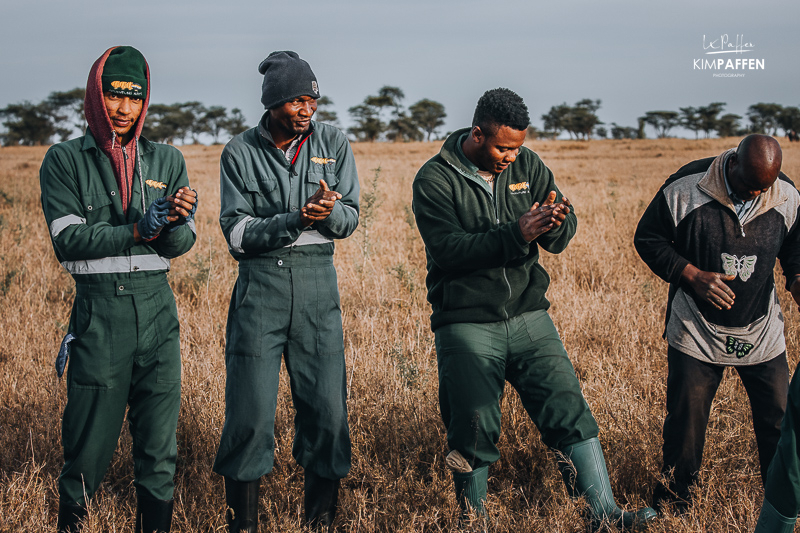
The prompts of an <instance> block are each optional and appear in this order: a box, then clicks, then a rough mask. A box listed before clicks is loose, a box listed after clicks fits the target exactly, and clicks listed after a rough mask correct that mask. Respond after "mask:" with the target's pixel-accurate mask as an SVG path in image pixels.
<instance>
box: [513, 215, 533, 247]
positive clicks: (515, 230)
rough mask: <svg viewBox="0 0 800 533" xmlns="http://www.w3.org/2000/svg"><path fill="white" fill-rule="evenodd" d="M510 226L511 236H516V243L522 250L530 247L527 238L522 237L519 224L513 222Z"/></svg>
mask: <svg viewBox="0 0 800 533" xmlns="http://www.w3.org/2000/svg"><path fill="white" fill-rule="evenodd" d="M510 225H511V234H512V235H513V236H514V242H516V243H517V245H518V246H519V247H520V248H524V247H526V246H528V245H529V244H530V242H529V241H526V240H525V237H523V236H522V230H521V229H520V228H519V222H518V221H516V220H515V221H514V222H511V223H510ZM531 242H532V241H531Z"/></svg>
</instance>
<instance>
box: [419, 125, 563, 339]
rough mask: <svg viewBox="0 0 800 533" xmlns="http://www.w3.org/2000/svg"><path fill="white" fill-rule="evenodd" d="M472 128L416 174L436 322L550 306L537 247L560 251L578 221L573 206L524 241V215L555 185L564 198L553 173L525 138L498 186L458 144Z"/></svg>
mask: <svg viewBox="0 0 800 533" xmlns="http://www.w3.org/2000/svg"><path fill="white" fill-rule="evenodd" d="M469 131H470V130H469V129H462V130H459V131H456V132H455V133H453V134H452V135H450V136H449V137H448V138H447V140H446V141H445V143H444V145H443V146H442V149H441V151H440V152H439V154H438V155H436V156H434V157H433V158H432V159H430V160H429V161H428V162H427V163H425V164H424V165H423V166H422V168H421V169H420V170H419V172H417V176H416V177H415V178H414V185H413V187H414V202H413V208H414V216H415V217H416V220H417V227H418V228H419V232H420V234H421V235H422V240H423V241H424V243H425V253H426V255H427V260H428V264H427V268H428V276H427V278H426V280H425V281H426V285H427V287H428V301H429V302H430V303H431V307H432V308H433V313H432V314H431V329H433V330H436V328H438V327H439V326H442V325H444V324H452V323H459V322H498V321H501V320H507V319H509V318H512V317H515V316H518V315H521V314H523V313H526V312H528V311H535V310H538V309H545V310H546V309H548V308H549V307H550V302H548V301H547V298H545V292H546V291H547V287H548V285H549V284H550V277H549V276H548V275H547V272H545V270H544V268H543V267H542V266H541V265H540V264H539V247H542V248H543V249H544V250H547V251H548V252H550V253H559V252H561V251H562V250H564V248H566V246H567V244H568V243H569V241H570V239H571V238H572V236H573V235H575V229H576V227H577V224H578V221H577V219H576V218H575V212H574V209H572V210H571V211H570V213H569V214H568V215H567V217H566V220H564V222H563V223H562V224H561V225H560V226H559V227H556V228H554V229H552V230H550V231H548V232H546V233H544V234H543V235H541V236H539V237H538V238H537V239H536V240H535V241H533V242H531V243H528V242H526V241H525V239H524V238H523V237H522V232H521V230H520V228H519V223H518V220H519V218H520V217H521V216H522V215H523V214H524V213H525V212H526V211H528V210H529V209H530V208H531V206H532V205H533V204H534V202H539V203H540V204H541V203H542V202H544V201H545V200H546V199H547V195H548V194H549V193H550V191H556V202H560V201H561V200H562V198H563V196H562V194H561V191H559V190H558V187H556V184H555V181H554V179H553V173H552V172H551V171H550V169H549V168H547V167H546V166H545V164H544V163H543V162H542V160H541V159H540V158H539V156H538V155H536V154H535V153H534V152H533V151H531V150H529V149H528V148H525V147H524V146H523V147H521V148H520V151H519V154H518V155H517V159H516V160H515V161H514V162H513V163H511V164H510V165H509V166H508V168H506V170H504V171H503V172H502V173H501V174H499V175H498V176H497V177H496V179H495V190H494V193H493V192H492V188H491V186H490V185H489V184H487V183H486V182H485V181H484V180H483V179H482V178H481V177H480V176H478V175H477V173H476V168H475V166H474V165H472V164H471V163H470V162H469V161H468V160H467V159H466V157H465V156H464V154H463V152H462V151H461V148H460V146H458V143H459V141H460V140H461V139H462V137H463V136H464V134H465V133H467V132H469Z"/></svg>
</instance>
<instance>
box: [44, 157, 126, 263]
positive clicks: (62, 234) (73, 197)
mask: <svg viewBox="0 0 800 533" xmlns="http://www.w3.org/2000/svg"><path fill="white" fill-rule="evenodd" d="M77 173H78V169H77V167H76V165H75V162H74V160H73V158H72V157H71V156H70V154H69V153H68V152H67V151H66V150H63V149H61V148H59V147H58V145H56V146H53V147H51V148H50V149H49V150H48V151H47V154H46V155H45V157H44V161H43V162H42V167H41V169H40V170H39V182H40V186H41V190H42V209H43V211H44V217H45V220H46V221H47V226H48V229H49V231H50V237H51V239H52V241H53V248H54V249H55V251H56V255H57V256H58V259H59V261H81V260H87V259H100V258H103V257H113V256H116V255H119V254H120V253H122V252H124V251H125V250H127V249H129V248H132V247H134V246H136V241H135V240H134V238H133V224H126V225H124V226H112V225H111V224H109V223H108V222H105V221H99V222H96V223H91V224H90V223H89V222H88V221H87V215H86V213H85V211H84V206H83V204H82V201H81V195H80V191H79V185H78V176H77Z"/></svg>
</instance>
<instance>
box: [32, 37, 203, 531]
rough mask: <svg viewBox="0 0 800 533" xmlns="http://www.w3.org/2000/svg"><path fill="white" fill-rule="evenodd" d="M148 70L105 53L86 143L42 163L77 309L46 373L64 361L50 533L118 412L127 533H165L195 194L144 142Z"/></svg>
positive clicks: (101, 464) (107, 439)
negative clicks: (182, 294) (184, 260)
mask: <svg viewBox="0 0 800 533" xmlns="http://www.w3.org/2000/svg"><path fill="white" fill-rule="evenodd" d="M149 89H150V75H149V69H148V65H147V62H146V61H145V59H144V57H143V56H142V54H141V53H140V52H139V51H138V50H136V49H135V48H131V47H129V46H119V47H113V48H110V49H108V50H107V51H106V52H105V53H104V54H103V55H102V56H101V57H100V58H99V59H98V60H97V61H96V62H95V64H94V66H93V67H92V69H91V72H90V74H89V80H88V83H87V86H86V101H85V112H86V120H87V122H88V126H89V127H88V130H87V132H86V135H84V136H82V137H79V138H77V139H72V140H70V141H67V142H63V143H60V144H56V145H54V146H53V147H51V148H50V150H48V152H47V155H45V158H44V161H43V162H42V168H41V171H40V180H41V189H42V208H43V210H44V216H45V219H46V221H47V225H48V229H49V231H50V237H51V239H52V242H53V248H54V250H55V253H56V257H57V258H58V260H59V262H61V264H62V265H63V267H64V268H65V269H66V270H67V271H68V272H69V273H70V274H72V277H73V278H74V279H75V288H76V291H75V292H76V294H75V301H74V303H73V307H72V315H71V317H70V321H69V328H68V334H67V336H66V337H65V338H64V341H63V342H62V347H61V350H60V351H59V357H58V359H57V360H56V369H57V371H58V373H59V375H61V373H62V372H63V370H64V365H65V364H66V358H67V357H69V370H68V371H67V405H66V407H65V408H64V417H63V420H62V442H63V445H64V468H63V469H62V471H61V475H60V477H59V480H58V492H59V510H58V531H59V532H64V533H66V532H75V531H78V530H79V529H80V520H81V519H82V518H83V517H84V516H85V515H86V509H87V505H88V500H89V499H91V497H92V495H94V493H95V491H96V490H97V488H98V486H99V485H100V482H101V481H102V479H103V475H104V474H105V471H106V469H107V468H108V464H109V462H110V460H111V457H112V454H113V452H114V449H115V447H116V445H117V439H118V438H119V433H120V430H121V427H122V423H123V421H124V419H125V409H126V407H128V408H129V410H128V423H129V425H130V432H131V436H132V437H133V459H134V481H133V484H134V486H135V487H136V493H137V498H138V509H137V513H136V522H137V523H136V531H137V532H139V531H145V532H147V533H150V532H152V531H169V529H170V524H171V519H172V504H173V500H172V494H173V488H174V484H173V476H174V473H175V460H176V456H177V444H176V439H175V431H176V428H177V423H178V409H179V407H180V382H181V359H180V335H179V328H178V315H177V310H176V308H175V299H174V297H173V295H172V290H171V289H170V287H169V284H168V283H167V277H166V273H167V271H168V270H169V263H170V259H171V258H174V257H177V256H179V255H181V254H184V253H186V252H187V251H188V250H189V249H190V248H191V247H192V245H193V244H194V241H195V229H194V221H193V216H194V213H195V209H196V206H197V198H196V193H195V192H194V191H193V190H191V189H190V188H189V181H188V178H187V176H186V165H185V163H184V160H183V156H182V155H181V154H180V152H179V151H178V150H176V149H175V148H173V147H171V146H166V145H162V144H155V143H151V142H149V141H148V140H146V139H144V138H143V137H141V131H142V126H143V123H144V118H145V114H146V112H147V104H148V100H149V94H150V92H149Z"/></svg>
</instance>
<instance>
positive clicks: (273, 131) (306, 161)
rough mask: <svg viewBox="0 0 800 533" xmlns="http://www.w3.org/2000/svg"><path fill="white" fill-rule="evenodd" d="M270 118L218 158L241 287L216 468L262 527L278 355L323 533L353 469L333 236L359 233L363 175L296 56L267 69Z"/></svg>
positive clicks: (223, 217) (242, 522) (314, 518)
mask: <svg viewBox="0 0 800 533" xmlns="http://www.w3.org/2000/svg"><path fill="white" fill-rule="evenodd" d="M259 72H260V73H261V74H263V75H264V81H263V84H262V97H261V102H262V103H263V104H264V107H265V108H266V112H265V113H264V115H263V116H262V118H261V120H260V121H259V123H258V126H256V127H255V128H252V129H250V130H248V131H246V132H244V133H242V134H241V135H239V136H237V137H235V138H234V139H233V140H231V141H230V142H229V143H228V145H227V146H226V147H225V149H224V151H223V152H222V159H221V161H220V196H221V210H220V217H219V220H220V225H221V226H222V232H223V234H224V235H225V238H226V239H227V241H228V247H229V250H230V253H231V255H233V257H234V259H236V260H237V261H238V262H239V277H238V279H237V280H236V285H235V287H234V289H233V294H232V296H231V303H230V309H229V311H228V324H227V332H226V346H225V365H226V369H227V383H226V387H225V426H224V427H223V430H222V438H221V441H220V445H219V451H218V452H217V458H216V461H215V462H214V471H215V472H217V473H218V474H221V475H222V476H224V478H225V494H226V500H227V504H228V507H229V509H228V525H229V528H230V531H231V532H239V531H243V532H255V531H257V529H258V498H259V496H258V490H259V481H260V479H261V476H263V475H265V474H267V473H269V472H270V471H271V470H272V466H273V461H274V452H275V439H274V426H275V409H276V406H277V395H278V377H279V372H280V368H281V356H283V360H284V362H285V363H286V369H287V371H288V373H289V380H290V385H291V391H292V399H293V402H294V407H295V410H296V415H295V438H294V446H293V448H292V454H293V455H294V458H295V459H296V460H297V462H298V463H299V464H300V465H301V466H302V467H303V469H304V470H305V518H306V521H307V522H308V523H309V525H310V526H311V527H313V528H314V529H318V530H326V529H329V528H330V527H331V524H332V522H333V519H334V515H335V513H336V502H337V497H338V491H339V480H340V479H341V478H342V477H344V476H345V475H347V473H348V471H349V470H350V433H349V429H348V425H347V405H346V396H347V391H346V384H345V363H344V341H343V334H342V318H341V310H340V304H339V291H338V287H337V283H336V270H335V269H334V266H333V251H334V244H333V242H334V239H342V238H345V237H347V236H348V235H350V234H351V233H353V231H355V229H356V226H357V225H358V191H359V186H358V176H357V174H356V166H355V161H354V159H353V153H352V151H351V149H350V144H349V143H348V142H347V139H346V137H345V136H344V135H343V134H342V132H340V131H339V130H338V129H337V128H334V127H333V126H329V125H327V124H321V123H317V122H314V121H312V120H311V117H312V116H313V115H314V112H315V111H316V109H317V103H316V102H317V99H318V98H319V97H320V94H319V89H318V87H317V79H316V77H315V76H314V73H313V72H312V71H311V68H310V67H309V65H308V63H306V62H305V61H303V60H302V59H300V57H299V56H298V55H297V54H296V53H295V52H273V53H272V54H270V55H269V57H267V58H266V59H265V60H264V61H263V62H262V63H261V64H260V65H259Z"/></svg>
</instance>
